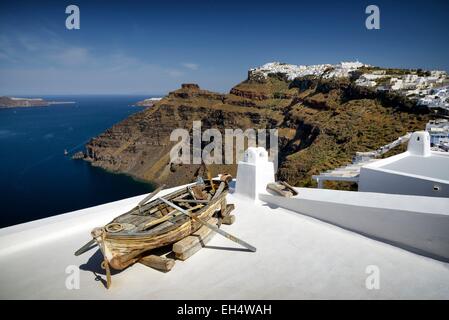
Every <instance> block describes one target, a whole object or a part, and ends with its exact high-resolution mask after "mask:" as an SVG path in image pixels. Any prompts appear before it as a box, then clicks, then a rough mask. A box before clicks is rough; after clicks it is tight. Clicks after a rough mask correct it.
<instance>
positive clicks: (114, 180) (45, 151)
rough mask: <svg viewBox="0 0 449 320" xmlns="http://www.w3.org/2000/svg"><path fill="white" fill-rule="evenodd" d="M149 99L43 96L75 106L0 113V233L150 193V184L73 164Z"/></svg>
mask: <svg viewBox="0 0 449 320" xmlns="http://www.w3.org/2000/svg"><path fill="white" fill-rule="evenodd" d="M148 97H149V96H119V95H117V96H43V97H42V98H44V99H46V100H50V101H75V102H76V103H75V104H61V105H52V106H49V107H31V108H13V109H0V199H1V203H0V227H6V226H11V225H14V224H18V223H22V222H27V221H31V220H35V219H40V218H45V217H49V216H53V215H57V214H61V213H65V212H69V211H73V210H77V209H82V208H86V207H91V206H95V205H99V204H102V203H107V202H111V201H115V200H120V199H124V198H127V197H131V196H135V195H139V194H143V193H147V192H150V191H151V190H153V189H154V188H153V186H152V185H151V184H150V183H144V182H140V181H136V180H134V179H132V178H131V177H129V176H126V175H122V174H113V173H109V172H107V171H105V170H103V169H100V168H95V167H92V166H90V164H89V163H87V162H86V161H83V160H72V159H71V155H73V153H75V152H76V151H79V150H84V144H85V143H86V142H88V141H89V139H90V138H92V137H95V136H96V135H98V134H100V133H102V132H103V131H105V130H106V129H107V128H109V127H110V126H111V125H113V124H115V123H117V122H119V121H121V120H123V119H125V118H126V117H128V116H129V115H131V114H132V113H135V112H139V111H141V110H142V107H134V106H132V104H134V103H135V102H137V101H139V100H142V99H145V98H148ZM64 149H67V151H68V152H69V155H68V156H65V155H64Z"/></svg>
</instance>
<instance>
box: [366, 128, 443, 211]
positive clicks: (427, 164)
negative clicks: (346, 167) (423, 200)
mask: <svg viewBox="0 0 449 320" xmlns="http://www.w3.org/2000/svg"><path fill="white" fill-rule="evenodd" d="M359 191H362V192H380V193H393V194H409V195H418V196H428V197H449V153H447V152H436V151H431V150H430V137H429V133H428V132H425V131H418V132H414V133H413V134H412V136H411V137H410V140H409V142H408V147H407V151H406V152H403V153H401V154H398V155H396V156H393V157H389V158H386V159H382V160H379V161H376V162H373V163H370V164H367V165H364V166H363V167H362V168H361V170H360V176H359ZM448 211H449V210H448Z"/></svg>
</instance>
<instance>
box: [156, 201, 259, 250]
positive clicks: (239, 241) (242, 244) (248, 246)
mask: <svg viewBox="0 0 449 320" xmlns="http://www.w3.org/2000/svg"><path fill="white" fill-rule="evenodd" d="M159 199H160V200H161V201H162V202H165V203H166V204H167V205H169V206H170V207H172V208H173V209H176V210H178V211H180V212H182V213H183V214H185V215H187V216H189V217H190V218H192V219H194V220H195V221H197V222H199V223H201V224H202V225H203V226H206V227H208V228H209V229H211V230H212V231H215V232H216V233H219V234H221V235H222V236H224V237H226V238H228V239H229V240H231V241H234V242H236V243H238V244H240V245H241V246H243V247H245V248H247V249H248V250H250V251H252V252H256V250H257V249H256V248H255V247H253V246H252V245H250V244H249V243H247V242H245V241H243V240H241V239H239V238H237V237H235V236H233V235H231V234H230V233H227V232H226V231H223V230H221V229H219V228H218V227H217V226H214V225H213V224H210V223H208V222H206V221H203V220H202V219H201V218H198V217H196V216H194V215H192V214H191V213H190V212H187V211H186V210H184V209H183V208H181V207H179V206H177V205H176V204H174V203H172V202H170V201H168V200H166V199H164V198H159Z"/></svg>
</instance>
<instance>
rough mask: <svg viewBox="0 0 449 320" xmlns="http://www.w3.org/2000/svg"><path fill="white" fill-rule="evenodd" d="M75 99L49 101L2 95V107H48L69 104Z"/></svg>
mask: <svg viewBox="0 0 449 320" xmlns="http://www.w3.org/2000/svg"><path fill="white" fill-rule="evenodd" d="M69 103H75V102H74V101H47V100H44V99H42V98H15V97H0V108H17V107H22V108H27V107H48V106H50V105H52V104H69Z"/></svg>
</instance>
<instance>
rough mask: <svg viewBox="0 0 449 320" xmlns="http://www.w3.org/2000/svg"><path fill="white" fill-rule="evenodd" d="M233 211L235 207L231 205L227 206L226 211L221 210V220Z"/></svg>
mask: <svg viewBox="0 0 449 320" xmlns="http://www.w3.org/2000/svg"><path fill="white" fill-rule="evenodd" d="M234 209H235V206H234V204H233V203H231V204H228V205H227V206H226V209H225V210H223V211H222V212H221V216H222V217H223V218H224V217H226V216H229V215H230V214H231V212H232V210H234Z"/></svg>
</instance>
